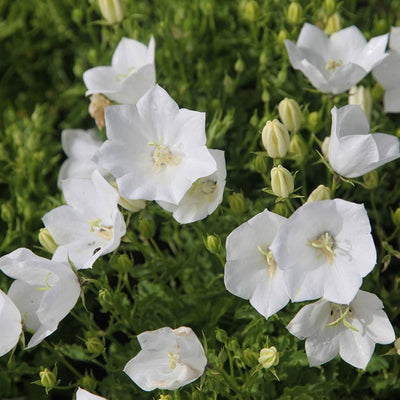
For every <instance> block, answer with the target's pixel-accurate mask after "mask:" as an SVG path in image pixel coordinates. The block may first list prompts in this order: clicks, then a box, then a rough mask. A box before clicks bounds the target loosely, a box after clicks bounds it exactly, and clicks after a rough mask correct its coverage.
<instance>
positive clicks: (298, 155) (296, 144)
mask: <svg viewBox="0 0 400 400" xmlns="http://www.w3.org/2000/svg"><path fill="white" fill-rule="evenodd" d="M289 153H292V155H293V158H294V159H295V160H296V161H297V162H298V163H302V162H303V160H304V158H305V157H306V156H307V154H308V147H307V145H306V143H305V141H304V139H303V137H302V136H301V135H299V134H296V135H293V137H292V139H291V140H290V145H289Z"/></svg>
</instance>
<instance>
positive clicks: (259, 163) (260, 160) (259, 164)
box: [253, 155, 267, 174]
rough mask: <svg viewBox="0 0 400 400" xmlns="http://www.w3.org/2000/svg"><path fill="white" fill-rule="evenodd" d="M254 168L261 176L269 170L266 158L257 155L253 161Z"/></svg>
mask: <svg viewBox="0 0 400 400" xmlns="http://www.w3.org/2000/svg"><path fill="white" fill-rule="evenodd" d="M253 167H254V169H255V170H256V171H257V172H259V173H260V174H264V173H265V171H266V169H267V161H266V159H265V157H264V156H261V155H257V156H256V157H255V158H254V160H253Z"/></svg>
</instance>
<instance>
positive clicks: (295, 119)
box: [278, 97, 303, 132]
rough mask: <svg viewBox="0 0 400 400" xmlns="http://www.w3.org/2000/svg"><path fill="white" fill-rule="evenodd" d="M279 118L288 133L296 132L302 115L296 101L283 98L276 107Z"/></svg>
mask: <svg viewBox="0 0 400 400" xmlns="http://www.w3.org/2000/svg"><path fill="white" fill-rule="evenodd" d="M278 112H279V117H280V118H281V121H282V122H283V124H284V125H285V126H286V128H288V130H289V131H290V132H297V131H298V130H299V129H300V126H301V123H302V121H303V114H302V113H301V110H300V106H299V104H298V103H297V101H296V100H293V99H288V98H287V97H285V98H284V99H283V100H282V101H281V102H280V103H279V106H278Z"/></svg>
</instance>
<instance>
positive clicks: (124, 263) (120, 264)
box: [117, 253, 134, 273]
mask: <svg viewBox="0 0 400 400" xmlns="http://www.w3.org/2000/svg"><path fill="white" fill-rule="evenodd" d="M133 265H134V260H133V259H132V258H131V257H129V256H128V254H126V253H124V254H120V255H119V256H118V261H117V270H118V271H119V272H121V273H126V272H129V271H131V270H132V268H133Z"/></svg>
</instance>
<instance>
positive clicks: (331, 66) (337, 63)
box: [325, 60, 343, 72]
mask: <svg viewBox="0 0 400 400" xmlns="http://www.w3.org/2000/svg"><path fill="white" fill-rule="evenodd" d="M342 65H343V61H342V60H329V61H328V62H327V63H326V66H325V69H326V70H327V71H332V72H334V71H336V68H339V67H341V66H342Z"/></svg>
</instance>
